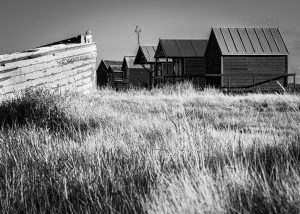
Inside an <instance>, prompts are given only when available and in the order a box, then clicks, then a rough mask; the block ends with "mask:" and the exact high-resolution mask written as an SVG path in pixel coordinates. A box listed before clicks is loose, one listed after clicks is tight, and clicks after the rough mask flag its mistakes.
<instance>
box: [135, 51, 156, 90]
mask: <svg viewBox="0 0 300 214" xmlns="http://www.w3.org/2000/svg"><path fill="white" fill-rule="evenodd" d="M155 51H156V46H139V49H138V52H137V54H136V56H135V59H134V64H135V65H141V66H142V67H143V68H144V69H145V70H146V71H147V72H148V76H149V86H150V87H151V86H152V84H153V81H152V80H153V77H154V72H155V58H154V55H155ZM146 66H148V68H147V67H146Z"/></svg>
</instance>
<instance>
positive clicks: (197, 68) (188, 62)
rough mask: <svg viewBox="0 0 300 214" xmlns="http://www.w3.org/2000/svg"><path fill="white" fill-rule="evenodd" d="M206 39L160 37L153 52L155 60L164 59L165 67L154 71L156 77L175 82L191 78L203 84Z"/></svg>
mask: <svg viewBox="0 0 300 214" xmlns="http://www.w3.org/2000/svg"><path fill="white" fill-rule="evenodd" d="M207 43H208V41H207V40H169V39H160V40H159V43H158V46H157V50H156V53H155V58H156V61H158V60H165V66H166V69H162V71H163V72H159V70H158V69H156V71H155V78H156V79H163V80H164V81H165V82H175V81H181V80H184V79H190V80H193V82H194V83H195V84H197V85H199V86H204V84H205V80H204V75H205V72H206V60H205V50H206V46H207Z"/></svg>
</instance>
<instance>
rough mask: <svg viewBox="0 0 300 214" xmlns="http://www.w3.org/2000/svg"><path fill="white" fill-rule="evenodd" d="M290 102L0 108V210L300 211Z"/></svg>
mask: <svg viewBox="0 0 300 214" xmlns="http://www.w3.org/2000/svg"><path fill="white" fill-rule="evenodd" d="M299 111H300V97H299V96H298V95H293V94H282V95H276V94H264V95H262V94H250V95H236V96H233V95H224V94H222V93H220V92H218V91H216V90H213V89H208V90H205V91H195V90H194V89H193V88H192V87H191V86H190V85H189V84H184V85H177V86H175V87H171V86H169V87H166V88H164V89H154V90H152V91H143V90H142V91H137V90H131V91H127V92H115V91H112V90H109V89H103V90H100V91H95V92H94V93H93V94H92V95H90V96H83V95H78V94H66V95H59V94H52V93H50V92H47V91H35V92H34V91H28V92H26V93H23V94H21V95H19V96H18V97H17V98H15V99H13V100H7V101H3V102H2V103H1V104H0V121H1V131H0V210H1V212H8V213H26V212H27V213H50V212H53V213H66V212H69V213H247V212H250V213H254V212H255V213H299V212H300V144H299V137H300V129H299V122H300V113H299Z"/></svg>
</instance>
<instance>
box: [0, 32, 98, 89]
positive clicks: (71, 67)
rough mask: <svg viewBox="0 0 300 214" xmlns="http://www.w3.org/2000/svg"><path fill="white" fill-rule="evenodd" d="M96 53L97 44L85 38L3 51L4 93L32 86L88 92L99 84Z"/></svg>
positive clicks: (0, 80)
mask: <svg viewBox="0 0 300 214" xmlns="http://www.w3.org/2000/svg"><path fill="white" fill-rule="evenodd" d="M89 36H90V35H89ZM84 37H85V36H84ZM96 57H97V48H96V44H95V43H93V42H91V41H88V42H86V41H85V39H83V43H78V44H74V43H70V44H57V45H51V46H44V47H40V48H35V49H32V50H28V51H24V52H19V53H13V54H6V55H1V56H0V94H1V95H11V94H13V92H18V91H20V90H23V89H26V88H32V87H34V88H36V87H46V88H49V89H59V90H60V91H63V90H76V91H79V92H87V91H89V89H91V88H93V87H95V84H96V72H95V70H96Z"/></svg>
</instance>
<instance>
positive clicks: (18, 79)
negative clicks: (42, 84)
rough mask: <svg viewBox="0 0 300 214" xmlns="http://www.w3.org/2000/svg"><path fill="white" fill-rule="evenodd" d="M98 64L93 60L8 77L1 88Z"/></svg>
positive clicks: (1, 81)
mask: <svg viewBox="0 0 300 214" xmlns="http://www.w3.org/2000/svg"><path fill="white" fill-rule="evenodd" d="M93 63H94V64H96V58H92V59H90V60H87V61H79V62H74V63H72V64H68V65H64V66H58V67H51V68H48V69H43V70H39V71H35V72H31V73H24V74H22V73H21V75H16V76H11V77H6V78H1V79H0V88H1V87H4V86H7V85H14V84H19V83H22V82H26V81H30V80H34V79H38V78H44V77H47V76H51V75H54V74H56V73H61V72H63V71H68V70H73V69H76V68H80V67H83V66H85V65H89V64H93Z"/></svg>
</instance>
